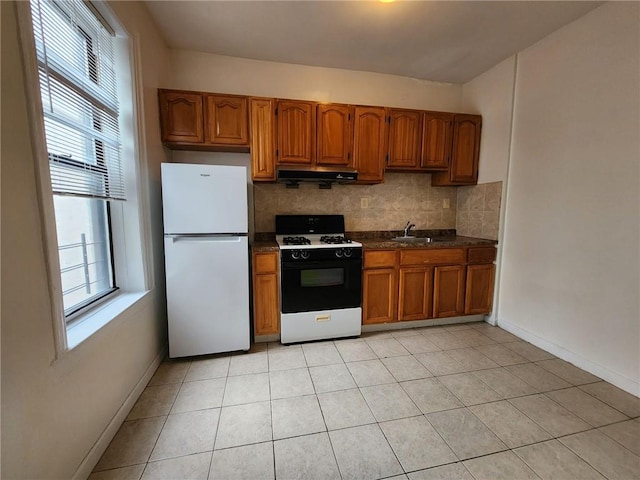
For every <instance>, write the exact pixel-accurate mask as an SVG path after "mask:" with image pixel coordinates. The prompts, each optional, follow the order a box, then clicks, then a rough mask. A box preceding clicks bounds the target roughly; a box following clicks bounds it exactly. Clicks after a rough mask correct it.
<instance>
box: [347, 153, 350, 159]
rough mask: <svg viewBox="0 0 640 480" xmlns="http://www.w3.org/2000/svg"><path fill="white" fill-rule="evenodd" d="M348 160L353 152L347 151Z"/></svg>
mask: <svg viewBox="0 0 640 480" xmlns="http://www.w3.org/2000/svg"><path fill="white" fill-rule="evenodd" d="M347 160H351V152H347Z"/></svg>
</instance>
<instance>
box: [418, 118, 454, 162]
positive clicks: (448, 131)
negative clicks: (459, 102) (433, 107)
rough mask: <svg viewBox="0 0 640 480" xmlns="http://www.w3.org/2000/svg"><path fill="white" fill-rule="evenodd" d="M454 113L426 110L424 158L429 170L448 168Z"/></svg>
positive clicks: (423, 136)
mask: <svg viewBox="0 0 640 480" xmlns="http://www.w3.org/2000/svg"><path fill="white" fill-rule="evenodd" d="M452 136H453V114H451V113H439V112H425V113H424V116H423V118H422V158H421V162H420V165H421V166H422V168H425V169H429V170H447V169H448V168H449V161H450V158H451V141H452Z"/></svg>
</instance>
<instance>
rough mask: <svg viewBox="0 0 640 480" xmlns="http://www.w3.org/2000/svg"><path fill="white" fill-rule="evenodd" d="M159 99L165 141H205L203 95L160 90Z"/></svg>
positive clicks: (163, 139)
mask: <svg viewBox="0 0 640 480" xmlns="http://www.w3.org/2000/svg"><path fill="white" fill-rule="evenodd" d="M159 100H160V124H161V128H162V141H163V142H169V143H171V142H180V143H202V142H204V133H203V132H204V115H203V104H202V95H200V94H199V93H187V92H175V91H166V90H160V92H159Z"/></svg>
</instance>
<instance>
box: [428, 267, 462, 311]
mask: <svg viewBox="0 0 640 480" xmlns="http://www.w3.org/2000/svg"><path fill="white" fill-rule="evenodd" d="M463 313H464V265H451V266H446V267H435V268H434V274H433V317H434V318H442V317H455V316H456V315H462V314H463Z"/></svg>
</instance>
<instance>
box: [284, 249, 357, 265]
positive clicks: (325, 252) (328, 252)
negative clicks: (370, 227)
mask: <svg viewBox="0 0 640 480" xmlns="http://www.w3.org/2000/svg"><path fill="white" fill-rule="evenodd" d="M280 255H281V258H282V261H286V262H290V261H294V262H295V261H298V262H304V261H322V260H336V259H345V260H351V259H354V260H357V259H361V258H362V248H360V247H338V248H300V249H290V250H280Z"/></svg>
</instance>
